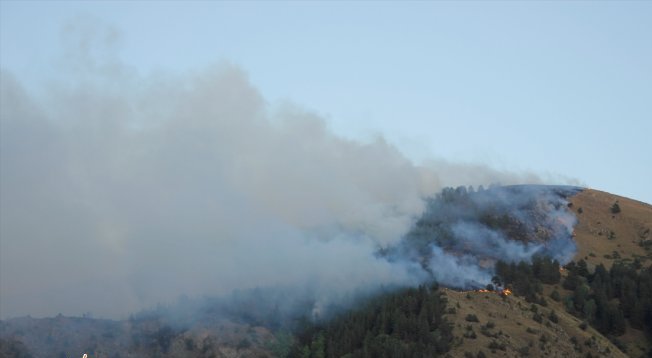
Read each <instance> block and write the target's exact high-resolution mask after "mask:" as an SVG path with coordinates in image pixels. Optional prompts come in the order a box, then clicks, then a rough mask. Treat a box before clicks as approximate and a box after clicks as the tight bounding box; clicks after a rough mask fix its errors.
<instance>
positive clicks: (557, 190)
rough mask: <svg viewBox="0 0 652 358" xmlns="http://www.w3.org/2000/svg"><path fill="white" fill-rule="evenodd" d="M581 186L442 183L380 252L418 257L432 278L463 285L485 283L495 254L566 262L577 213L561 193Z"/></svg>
mask: <svg viewBox="0 0 652 358" xmlns="http://www.w3.org/2000/svg"><path fill="white" fill-rule="evenodd" d="M580 190H582V189H581V188H579V187H573V186H541V185H519V186H505V187H492V188H490V189H488V190H481V191H478V192H475V191H473V190H471V191H467V189H466V188H465V187H458V188H457V189H452V188H446V189H444V190H443V191H442V193H440V194H438V195H437V196H436V197H434V198H431V199H429V200H428V204H427V206H426V208H425V210H424V213H423V214H422V216H421V217H420V218H419V219H418V220H417V221H416V222H415V225H414V226H413V227H412V229H411V230H410V231H409V232H408V233H407V234H406V235H405V236H404V238H403V239H402V240H401V241H400V242H399V243H397V244H396V245H394V246H392V247H389V248H387V249H385V250H382V251H381V256H383V257H385V258H387V259H388V260H390V261H401V262H419V263H421V269H422V271H424V272H427V273H428V274H429V275H430V276H431V277H432V279H434V280H437V281H438V282H440V283H442V284H444V285H447V286H450V287H458V288H465V289H468V288H478V287H483V286H484V285H486V284H487V283H489V282H490V281H491V277H492V276H493V274H494V265H495V263H496V262H497V261H498V260H502V261H506V262H508V263H511V262H515V263H516V262H519V261H525V262H531V261H532V258H533V257H534V256H535V255H540V256H548V257H550V258H552V259H554V260H557V261H559V262H560V263H561V264H566V263H568V262H569V261H570V260H571V259H572V257H573V256H574V254H575V251H576V246H575V242H574V240H573V238H572V233H573V227H574V226H575V223H576V218H575V215H574V214H573V213H572V212H571V211H570V210H568V208H567V204H568V202H567V200H566V198H567V197H569V196H571V195H573V194H575V193H577V192H578V191H580Z"/></svg>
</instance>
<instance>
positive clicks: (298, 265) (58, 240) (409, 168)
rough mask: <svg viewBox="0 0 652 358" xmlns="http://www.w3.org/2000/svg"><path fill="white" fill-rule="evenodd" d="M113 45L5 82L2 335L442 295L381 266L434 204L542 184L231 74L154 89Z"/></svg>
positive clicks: (72, 51)
mask: <svg viewBox="0 0 652 358" xmlns="http://www.w3.org/2000/svg"><path fill="white" fill-rule="evenodd" d="M87 25H88V24H87ZM69 31H72V32H73V33H74V32H75V28H74V27H72V28H71V29H69ZM96 32H98V31H96ZM84 33H89V31H86V30H84ZM102 34H103V32H102V31H99V35H96V37H98V38H99V40H94V39H93V38H87V37H82V38H81V39H78V41H77V42H75V41H74V36H73V40H70V41H68V45H67V46H68V47H67V49H66V51H65V53H66V55H65V57H64V59H65V60H66V63H67V64H68V65H69V67H67V68H64V69H62V72H61V73H60V74H58V76H57V78H55V79H54V80H51V81H49V82H48V81H46V80H50V79H44V83H45V84H46V85H43V86H36V87H35V85H33V84H32V86H31V87H30V88H38V90H34V89H32V90H29V91H28V90H27V89H26V88H25V86H24V85H22V84H21V81H20V79H16V78H14V77H13V75H12V74H11V72H10V71H9V70H7V69H3V70H2V72H1V81H0V86H1V88H0V95H1V97H0V101H1V102H0V103H1V106H0V126H1V131H0V165H1V168H0V169H1V170H0V221H1V225H0V237H1V241H0V249H1V250H0V258H1V260H0V278H1V280H0V292H1V293H0V295H1V297H0V315H1V316H2V317H11V316H18V315H26V314H31V315H34V316H43V315H55V314H57V313H63V314H66V315H77V314H80V313H82V312H87V311H90V312H93V313H94V314H95V315H96V316H100V317H124V316H125V315H126V314H128V313H129V312H133V311H135V310H138V309H141V308H144V307H151V306H153V305H155V304H157V303H159V302H172V301H174V300H176V299H177V297H178V296H179V295H182V294H184V295H188V296H191V297H192V296H200V295H216V294H223V293H227V292H231V291H232V290H234V289H246V288H252V287H257V286H274V285H280V286H283V285H285V286H287V285H290V286H295V287H300V286H302V285H307V284H310V285H312V287H316V288H315V289H314V290H313V291H314V292H317V293H316V295H318V296H319V297H326V298H328V297H333V299H337V297H340V296H342V295H345V294H346V292H349V291H351V290H354V289H356V290H358V289H365V288H369V289H371V288H374V287H378V286H380V285H412V284H416V283H418V282H421V281H422V280H424V279H427V278H424V276H423V275H422V274H420V273H415V272H417V271H419V270H420V269H415V267H414V266H415V263H414V262H411V263H410V262H405V261H400V260H395V261H391V262H390V261H388V260H385V259H384V258H382V257H378V255H377V251H378V249H379V248H386V247H391V246H392V245H395V244H396V243H397V242H399V241H400V240H401V238H402V237H403V236H404V235H405V233H406V232H408V230H409V228H410V227H411V226H412V224H413V223H414V220H415V219H416V218H417V217H418V216H419V215H420V214H421V212H422V211H423V209H424V201H423V198H425V197H428V196H430V195H433V194H434V193H436V192H437V191H438V190H439V189H440V188H441V187H442V186H444V185H451V184H455V185H457V184H464V185H467V184H474V185H477V184H486V183H488V182H502V183H514V182H523V181H527V182H538V181H539V179H538V178H536V177H535V176H533V175H531V174H524V175H513V174H509V173H503V172H500V171H496V170H492V169H489V168H486V167H483V166H475V165H457V164H453V163H448V162H445V161H443V160H437V161H434V162H432V163H429V164H425V165H417V164H415V163H413V162H412V161H410V160H409V159H408V158H406V157H405V156H404V155H402V154H401V152H400V151H399V150H398V149H397V148H395V147H394V146H392V145H391V144H389V143H388V142H387V141H386V140H384V139H383V138H381V137H379V138H376V139H374V140H370V141H366V142H363V141H356V140H351V139H345V138H342V137H340V136H338V135H336V134H334V133H333V132H332V131H330V130H329V128H328V125H327V123H326V122H325V121H324V120H323V119H322V118H320V117H319V116H317V115H315V114H312V113H310V112H309V111H306V110H304V109H301V108H298V107H296V106H290V105H286V106H281V107H279V106H273V105H270V104H268V103H267V102H266V101H265V99H264V98H263V96H262V95H261V94H260V93H259V92H258V91H257V90H256V89H255V88H254V87H253V86H252V84H251V83H250V82H249V80H248V79H247V75H246V74H245V73H244V72H243V71H242V70H240V69H238V68H237V67H234V66H232V65H229V64H221V65H217V66H214V67H213V68H209V69H207V70H204V71H199V72H196V73H192V74H186V75H178V74H158V75H151V76H143V75H139V74H138V73H136V71H134V70H133V69H130V68H129V67H128V66H126V65H124V64H122V63H120V62H119V60H117V59H116V56H113V55H111V56H106V57H101V58H96V57H94V56H97V55H96V54H97V53H98V51H93V46H100V47H101V46H103V45H102V44H105V43H108V44H110V45H111V46H113V45H112V44H113V43H114V36H115V33H114V32H113V31H108V33H107V34H105V35H102ZM94 41H95V42H94ZM106 46H109V45H106ZM109 47H110V46H109ZM99 53H102V51H99ZM71 67H72V68H71ZM439 168H444V171H440V169H439ZM471 173H473V175H471ZM453 180H454V181H456V182H451V181H453ZM467 229H468V228H467ZM458 230H459V231H460V232H462V231H464V230H465V228H464V227H463V226H460V227H459V228H458ZM442 255H443V254H442ZM443 257H444V259H442V264H444V263H445V262H447V261H446V260H449V261H450V259H451V258H450V257H446V256H445V255H444V256H443ZM455 262H459V260H457V261H455ZM449 265H450V264H449ZM417 266H418V265H417ZM472 270H473V269H472Z"/></svg>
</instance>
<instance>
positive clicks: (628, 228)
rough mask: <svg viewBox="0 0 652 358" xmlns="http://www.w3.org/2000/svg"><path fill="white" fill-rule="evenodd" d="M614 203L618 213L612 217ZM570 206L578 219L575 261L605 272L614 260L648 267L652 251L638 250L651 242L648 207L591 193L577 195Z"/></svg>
mask: <svg viewBox="0 0 652 358" xmlns="http://www.w3.org/2000/svg"><path fill="white" fill-rule="evenodd" d="M616 202H618V205H619V206H620V209H621V211H620V213H617V214H613V213H612V212H611V210H610V209H611V206H612V205H613V204H614V203H616ZM571 203H572V204H573V206H572V207H571V210H573V211H575V213H576V216H577V218H578V224H577V226H576V227H575V241H576V242H577V246H578V250H577V254H576V255H575V260H579V259H584V260H585V261H586V262H587V263H588V264H589V268H591V267H594V266H595V265H598V264H603V265H605V266H606V267H607V268H609V267H611V265H612V264H613V262H614V261H615V260H618V259H621V260H635V259H636V258H638V259H639V260H640V261H642V263H643V264H645V265H649V264H652V250H645V249H644V248H643V247H641V246H640V243H641V242H642V241H643V242H644V241H646V240H647V241H651V240H652V205H649V204H645V203H642V202H640V201H636V200H632V199H627V198H624V197H621V196H617V195H613V194H609V193H605V192H602V191H597V190H592V189H587V190H585V191H582V192H581V193H579V194H577V195H576V196H574V197H573V198H571ZM580 208H582V210H581V211H582V213H581V214H580V213H578V210H579V209H580ZM651 249H652V246H651ZM614 252H615V253H616V254H614Z"/></svg>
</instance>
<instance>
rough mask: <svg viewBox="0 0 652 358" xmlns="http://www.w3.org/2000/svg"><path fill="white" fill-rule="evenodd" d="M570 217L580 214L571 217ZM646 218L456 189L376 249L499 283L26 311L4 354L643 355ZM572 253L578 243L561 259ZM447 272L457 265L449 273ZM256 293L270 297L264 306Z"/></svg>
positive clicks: (589, 194)
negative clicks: (114, 313)
mask: <svg viewBox="0 0 652 358" xmlns="http://www.w3.org/2000/svg"><path fill="white" fill-rule="evenodd" d="M614 204H617V205H614ZM460 218H461V219H460ZM573 218H576V220H577V222H576V223H574V225H573V226H568V223H569V222H570V221H573V220H574V219H573ZM456 220H458V221H459V220H463V222H464V223H468V222H473V223H477V224H473V225H475V226H473V228H474V231H473V232H472V233H473V235H471V236H464V235H463V234H465V233H466V231H460V230H458V229H459V227H460V225H459V223H457V224H456V222H457V221H456ZM465 225H466V224H465ZM466 226H469V225H466ZM466 226H465V227H466ZM651 228H652V206H650V205H648V204H645V203H641V202H638V201H635V200H631V199H627V198H623V197H618V196H615V195H612V194H609V193H604V192H600V191H596V190H591V189H585V190H580V189H579V188H574V187H545V186H515V187H503V188H493V189H488V190H486V191H478V192H473V191H469V192H467V190H466V189H464V190H460V189H459V188H458V189H456V190H452V189H450V190H447V191H446V190H445V191H444V192H442V194H441V195H439V196H438V197H437V198H433V199H432V200H431V201H430V202H429V207H428V209H427V210H426V212H425V213H424V215H423V217H422V218H420V219H419V220H418V221H417V223H416V224H415V227H414V228H413V230H412V231H411V232H410V233H408V234H407V235H406V238H405V240H404V241H403V242H402V243H401V244H400V245H397V246H395V247H391V248H387V249H384V250H381V251H380V253H379V257H381V258H386V259H388V260H399V259H400V260H406V259H410V260H414V261H415V262H419V263H420V266H421V270H423V272H427V273H428V274H430V275H432V277H433V279H435V280H437V281H439V277H442V276H437V275H440V274H441V273H438V272H437V270H438V268H439V266H438V265H439V263H440V262H439V260H448V261H450V260H457V261H455V263H456V264H457V265H462V264H464V265H467V266H464V267H462V266H459V267H462V268H466V269H468V268H469V267H470V268H472V269H473V270H472V272H473V275H474V276H473V277H482V275H486V274H493V273H494V266H495V268H496V269H495V272H496V274H497V276H495V277H494V279H492V281H493V282H494V283H496V285H495V286H493V285H492V286H493V287H489V288H490V289H494V290H495V291H492V290H484V287H483V286H480V283H479V282H477V281H473V280H468V281H460V282H459V285H458V286H457V288H445V287H440V288H439V289H437V288H436V286H435V287H433V288H429V287H419V288H418V289H408V290H398V291H395V292H389V293H385V294H378V295H377V296H376V298H373V299H371V300H367V301H365V302H366V303H363V304H358V305H356V306H354V308H353V309H349V308H346V307H340V308H339V311H338V312H344V313H341V314H338V315H335V316H334V317H335V318H333V319H332V320H328V319H327V320H322V321H319V320H317V321H313V318H311V317H312V316H311V315H312V313H311V312H312V311H311V310H313V307H314V304H315V302H311V301H306V302H290V306H292V307H294V308H295V309H294V311H293V312H294V313H292V314H287V313H286V314H285V315H284V316H282V317H281V316H279V312H278V308H279V305H280V304H281V300H284V299H285V298H284V297H285V296H284V295H283V293H282V292H281V291H278V292H277V291H274V290H267V291H265V290H256V291H254V292H253V293H252V294H245V293H240V294H238V295H236V296H234V297H236V299H235V301H233V302H229V303H227V302H226V301H224V300H222V301H220V300H214V301H208V303H202V305H199V306H198V307H200V308H198V309H193V310H188V312H191V313H188V314H187V316H184V317H182V318H180V317H179V316H178V312H177V310H172V309H171V310H169V311H170V312H172V311H175V312H177V316H175V318H170V317H171V316H170V312H168V311H166V310H165V309H158V310H154V311H152V312H145V313H141V314H137V315H135V316H133V317H132V318H130V319H129V320H125V321H111V320H99V319H91V318H74V317H63V316H58V317H54V318H45V319H33V318H29V317H23V318H16V319H12V320H8V321H3V322H0V353H1V354H2V356H3V357H4V356H6V357H30V356H31V357H51V356H55V357H71V356H72V357H75V356H79V357H81V355H82V354H83V353H89V354H90V358H96V357H109V358H114V357H144V356H152V357H153V356H156V357H188V358H198V357H272V356H279V357H284V356H289V357H294V356H297V357H300V356H301V357H322V356H329V357H330V356H333V357H337V356H342V355H344V354H346V353H347V352H348V353H349V355H348V356H352V357H358V356H360V357H364V356H374V357H375V356H388V357H390V356H391V357H399V356H405V357H410V356H415V355H419V354H426V355H427V356H436V355H442V356H450V357H482V356H487V357H488V356H500V357H502V356H508V357H524V356H530V357H544V356H546V357H574V356H581V357H626V356H631V357H644V356H648V354H649V353H648V352H652V344H651V339H650V335H649V327H650V326H649V322H646V321H645V320H646V319H648V318H652V309H650V307H652V297H643V298H641V297H640V295H641V294H643V295H644V296H646V295H647V293H645V292H648V291H646V290H650V289H652V275H650V273H652V271H651V270H649V269H647V268H648V267H650V266H651V265H652V234H651V233H650V231H651ZM570 229H572V234H571V232H570V231H567V230H570ZM483 235H484V236H483ZM567 236H568V238H567ZM477 237H488V239H487V241H483V240H480V241H477V240H479V239H477ZM570 237H572V238H573V239H574V242H575V244H576V246H577V247H576V251H568V250H575V248H573V247H572V246H569V245H567V240H568V239H569V238H570ZM504 238H507V239H508V240H507V241H505V240H504ZM514 245H517V246H514ZM518 245H524V246H518ZM433 246H436V247H440V248H441V250H442V252H444V253H445V254H438V255H439V256H436V255H434V254H433V252H431V251H430V250H429V249H428V248H432V247H433ZM488 248H493V250H498V251H491V250H489V249H488ZM524 248H525V249H524ZM532 248H534V249H536V250H535V251H533V249H532ZM524 252H525V253H529V254H531V255H534V254H536V255H546V256H554V255H556V257H554V259H555V260H568V259H572V261H571V262H569V263H568V264H567V265H566V266H565V269H563V268H560V266H559V263H558V261H554V262H553V261H552V258H551V259H550V260H551V261H545V260H543V261H541V260H540V259H537V260H535V261H534V262H538V264H536V265H535V264H532V265H526V264H519V265H517V264H516V263H515V262H516V261H517V260H516V259H515V258H518V257H520V256H518V255H524ZM567 252H574V253H575V254H574V256H572V257H568V259H567ZM509 254H517V256H514V257H513V258H512V259H511V260H512V261H511V262H512V263H511V264H508V263H504V262H502V261H501V260H504V259H506V258H508V257H507V256H506V255H509ZM530 257H531V256H530ZM537 257H538V256H537ZM473 260H475V262H473ZM546 262H547V263H546ZM563 262H566V261H563ZM501 265H502V266H501ZM510 265H511V266H510ZM537 265H540V266H537ZM541 265H543V266H541ZM510 267H511V268H510ZM510 270H511V271H510ZM551 270H552V272H551ZM423 272H422V273H420V274H423ZM479 275H480V276H479ZM499 276H500V277H499ZM451 277H456V276H450V275H449V276H446V277H445V278H449V279H450V278H451ZM459 277H462V276H459ZM600 277H601V278H600ZM621 277H625V279H624V281H622V282H621ZM600 280H602V281H600ZM501 281H502V282H501ZM450 282H454V281H453V280H451V281H450ZM485 282H486V281H485ZM600 282H604V283H600ZM444 286H448V287H455V285H454V284H452V285H451V284H449V285H445V284H444ZM504 288H505V289H506V288H509V289H511V291H503V289H504ZM601 290H606V291H605V292H607V293H606V294H605V293H601V292H602V291H601ZM512 291H513V292H514V294H510V292H512ZM650 292H652V291H650ZM600 295H606V296H605V297H606V298H601V296H600ZM632 295H633V296H632ZM636 295H639V296H636ZM647 296H652V294H651V295H647ZM261 297H266V299H265V303H264V304H262V302H261V299H260V298H261ZM270 297H273V298H274V299H276V301H274V299H272V300H270V299H269V298H270ZM589 301H592V302H593V301H595V302H593V303H589ZM283 303H284V304H285V305H286V306H287V305H288V302H283ZM592 305H593V306H592ZM596 307H597V311H596ZM601 310H603V311H601ZM646 310H648V311H646ZM601 312H602V313H601ZM637 312H638V313H637ZM587 315H588V316H587ZM612 315H613V317H612ZM605 320H606V321H605ZM646 330H648V333H647V334H646V333H645V331H646Z"/></svg>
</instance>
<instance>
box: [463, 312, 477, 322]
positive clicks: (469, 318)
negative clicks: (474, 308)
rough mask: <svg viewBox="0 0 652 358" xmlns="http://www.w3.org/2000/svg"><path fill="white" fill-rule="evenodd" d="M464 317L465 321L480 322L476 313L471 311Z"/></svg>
mask: <svg viewBox="0 0 652 358" xmlns="http://www.w3.org/2000/svg"><path fill="white" fill-rule="evenodd" d="M465 319H466V321H467V322H480V320H479V319H478V316H476V315H474V314H472V313H469V314H467V315H466V318H465Z"/></svg>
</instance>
